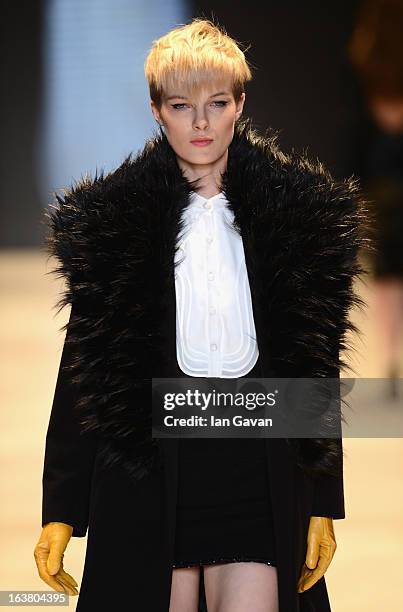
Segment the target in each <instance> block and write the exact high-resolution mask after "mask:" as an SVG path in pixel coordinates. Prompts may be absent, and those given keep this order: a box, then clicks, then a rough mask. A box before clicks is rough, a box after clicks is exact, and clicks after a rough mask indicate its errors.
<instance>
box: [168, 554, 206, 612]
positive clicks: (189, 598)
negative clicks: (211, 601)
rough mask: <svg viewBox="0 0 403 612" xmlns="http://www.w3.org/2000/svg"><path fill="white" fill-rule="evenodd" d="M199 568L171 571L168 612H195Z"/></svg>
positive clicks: (196, 607)
mask: <svg viewBox="0 0 403 612" xmlns="http://www.w3.org/2000/svg"><path fill="white" fill-rule="evenodd" d="M199 583H200V567H199V566H198V565H197V566H196V567H178V568H175V569H173V570H172V587H171V600H170V603H169V612H197V611H198V607H199Z"/></svg>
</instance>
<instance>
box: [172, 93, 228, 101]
mask: <svg viewBox="0 0 403 612" xmlns="http://www.w3.org/2000/svg"><path fill="white" fill-rule="evenodd" d="M229 95H230V94H229V93H228V91H219V92H217V93H215V94H212V95H211V96H209V98H214V97H215V96H229ZM173 98H180V99H181V100H186V99H187V97H186V96H168V98H166V99H167V100H173Z"/></svg>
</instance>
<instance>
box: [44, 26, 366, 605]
mask: <svg viewBox="0 0 403 612" xmlns="http://www.w3.org/2000/svg"><path fill="white" fill-rule="evenodd" d="M145 73H146V77H147V80H148V84H149V89H150V105H151V110H152V113H153V115H154V117H155V119H156V120H157V121H158V123H159V124H160V126H161V129H160V132H159V133H158V134H157V135H154V136H153V137H152V138H150V139H149V140H148V141H147V142H146V144H145V146H144V148H143V149H142V150H141V151H139V152H138V153H137V154H136V155H135V156H134V157H133V155H132V154H130V155H129V156H128V157H127V158H126V159H125V160H124V161H123V162H122V164H121V165H120V166H119V167H118V168H117V169H116V170H114V171H112V172H110V173H108V174H107V175H106V176H105V175H104V173H103V172H101V173H99V174H97V175H96V176H95V177H94V178H90V177H88V176H87V177H86V178H83V179H81V181H79V182H77V183H76V184H75V185H73V186H71V188H70V189H68V190H67V191H66V193H65V194H64V195H63V196H61V195H57V196H56V198H57V203H56V205H55V206H54V207H52V210H51V211H50V212H49V213H48V215H47V216H48V222H49V227H50V229H51V231H50V234H49V238H48V243H47V244H48V249H49V251H48V252H49V253H50V254H51V255H53V256H55V257H56V259H57V261H58V266H57V268H56V269H55V270H54V272H56V274H58V275H61V276H63V277H64V278H65V280H66V289H65V291H64V293H63V295H62V297H61V299H60V301H59V302H58V305H59V306H60V307H63V306H65V305H67V304H69V305H70V306H71V313H70V319H69V322H68V323H67V324H66V326H65V328H66V330H67V335H66V340H65V344H64V348H63V353H62V357H61V363H60V370H59V375H58V379H57V384H56V390H55V395H54V400H53V406H52V411H51V416H50V422H49V428H48V432H47V438H46V453H45V462H44V474H43V513H42V527H43V529H42V533H41V535H40V538H39V541H38V543H37V546H36V548H35V557H36V561H37V565H38V570H39V573H40V575H41V577H42V578H43V579H44V580H45V582H47V584H49V585H50V586H51V587H53V588H55V589H56V590H63V589H66V590H67V591H68V592H69V593H71V594H77V589H76V587H77V586H78V585H77V583H76V582H75V581H74V579H73V578H72V577H71V576H70V575H69V574H68V573H66V572H65V570H64V568H63V564H62V562H61V561H62V558H63V557H62V555H63V554H64V551H65V550H66V546H67V543H68V541H69V539H70V537H71V536H73V537H84V536H85V535H86V533H87V528H88V542H87V549H86V558H85V565H84V574H83V579H82V583H81V588H80V594H79V598H78V603H77V610H78V611H79V612H84V611H90V610H91V611H92V610H98V611H101V610H105V611H106V610H108V611H109V610H112V609H116V610H131V609H132V610H141V611H142V612H143V611H144V612H145V611H147V612H163V611H167V612H168V611H169V612H197V610H205V609H206V606H207V609H208V612H229V611H230V612H246V611H250V610H253V611H254V612H272V611H275V610H279V611H280V612H297V611H300V612H304V611H306V612H308V610H309V611H310V612H318V611H321V612H325V611H328V610H330V605H329V600H328V596H327V589H326V583H325V577H324V573H325V571H326V569H327V567H328V566H329V564H330V562H331V559H332V557H333V555H334V552H335V549H336V541H335V535H334V529H333V519H342V518H344V517H345V511H344V496H343V450H342V441H341V439H339V438H336V439H327V438H318V439H310V438H307V439H285V438H271V439H261V438H259V439H257V438H249V439H248V438H222V439H221V438H215V439H213V438H211V439H206V438H203V439H202V438H195V439H178V438H156V437H152V435H151V379H152V378H156V377H178V376H179V377H194V378H197V377H198V378H204V379H206V378H214V379H215V380H217V381H218V380H219V379H222V385H223V386H231V384H232V383H231V381H234V380H235V379H237V378H239V377H241V376H250V377H251V376H254V377H285V378H288V377H336V378H337V377H338V376H339V372H340V367H341V366H346V363H345V362H344V360H343V359H342V357H341V355H340V353H341V350H342V349H345V348H346V344H345V334H346V332H347V331H354V330H355V327H354V325H353V324H352V323H351V322H350V321H349V319H348V313H349V310H350V308H351V307H352V306H353V305H358V304H359V303H360V299H359V298H358V296H357V295H356V294H355V293H354V290H353V282H354V279H355V278H356V277H357V276H358V275H359V274H361V272H362V269H361V267H360V265H359V263H358V259H357V254H358V249H359V247H360V246H361V243H362V241H363V240H364V238H363V237H362V232H361V231H360V230H361V225H362V221H363V219H364V216H365V210H364V205H363V201H362V199H361V197H360V194H359V189H358V185H357V182H356V181H355V180H353V179H352V178H350V179H346V180H344V181H335V180H334V179H333V178H332V176H331V175H330V173H329V172H328V171H327V170H326V169H325V168H324V166H323V165H322V164H321V163H320V162H318V161H316V162H313V161H311V160H309V159H308V158H306V157H305V156H302V155H299V154H297V153H295V152H293V153H292V154H289V155H286V154H285V153H283V152H282V151H281V150H280V149H279V147H278V145H277V143H276V138H277V134H275V133H274V132H270V131H269V130H268V131H267V133H265V134H264V135H261V134H258V132H257V131H256V130H255V129H254V128H253V127H252V124H251V120H250V119H244V118H242V117H241V115H242V112H243V108H244V103H245V84H246V83H247V81H249V80H250V78H251V71H250V67H249V65H248V64H247V62H246V59H245V56H244V53H243V51H242V50H241V49H240V46H239V44H237V43H236V42H235V41H234V40H233V39H232V38H230V37H229V36H228V35H227V33H226V32H225V31H224V30H223V29H222V28H220V27H219V26H218V25H216V24H214V23H212V22H211V21H208V20H204V19H199V18H196V19H193V20H192V21H191V23H189V24H187V25H184V26H180V27H178V28H175V29H174V30H172V31H170V32H169V33H168V34H167V35H165V36H163V37H162V38H160V39H159V40H157V41H154V44H153V46H152V48H151V50H150V53H149V55H148V57H147V59H146V62H145ZM201 581H202V583H203V584H200V582H201ZM200 586H202V587H203V588H199V587H200Z"/></svg>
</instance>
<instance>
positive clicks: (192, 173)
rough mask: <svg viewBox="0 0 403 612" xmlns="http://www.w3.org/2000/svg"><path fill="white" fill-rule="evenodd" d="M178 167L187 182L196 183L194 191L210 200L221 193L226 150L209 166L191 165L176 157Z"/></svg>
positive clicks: (225, 166)
mask: <svg viewBox="0 0 403 612" xmlns="http://www.w3.org/2000/svg"><path fill="white" fill-rule="evenodd" d="M176 159H177V161H178V165H179V167H180V168H181V169H182V171H183V173H184V175H185V176H186V178H187V179H188V180H189V181H191V182H192V181H197V183H196V186H195V191H196V192H197V193H198V194H199V195H201V196H203V197H205V198H211V197H213V196H215V195H217V194H218V193H220V191H221V178H222V174H223V173H224V172H225V170H226V168H227V161H228V149H226V151H225V153H224V154H223V155H222V156H221V157H220V158H219V159H217V160H216V161H215V162H214V163H211V164H191V163H189V162H187V161H185V160H184V159H182V158H181V157H179V156H177V158H176Z"/></svg>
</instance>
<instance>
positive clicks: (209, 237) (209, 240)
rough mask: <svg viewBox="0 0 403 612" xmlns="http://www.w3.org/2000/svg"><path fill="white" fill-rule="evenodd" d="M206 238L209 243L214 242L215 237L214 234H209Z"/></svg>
mask: <svg viewBox="0 0 403 612" xmlns="http://www.w3.org/2000/svg"><path fill="white" fill-rule="evenodd" d="M206 240H207V242H208V243H209V244H211V243H212V242H213V237H212V236H207V238H206Z"/></svg>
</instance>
